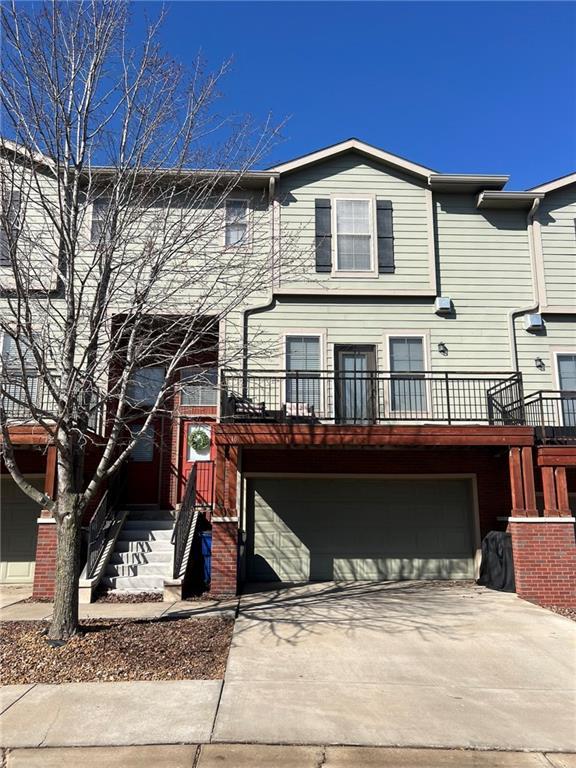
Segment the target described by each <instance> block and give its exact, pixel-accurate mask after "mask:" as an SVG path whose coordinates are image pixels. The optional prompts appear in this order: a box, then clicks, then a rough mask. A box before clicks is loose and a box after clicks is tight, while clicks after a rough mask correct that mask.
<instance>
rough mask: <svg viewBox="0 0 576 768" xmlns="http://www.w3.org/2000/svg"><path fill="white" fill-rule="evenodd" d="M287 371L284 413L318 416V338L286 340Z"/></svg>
mask: <svg viewBox="0 0 576 768" xmlns="http://www.w3.org/2000/svg"><path fill="white" fill-rule="evenodd" d="M286 371H287V373H286V404H287V413H289V415H299V416H303V415H304V416H307V415H310V413H312V411H313V412H314V413H318V412H319V411H320V407H321V395H320V337H319V336H287V337H286ZM300 406H302V407H300ZM300 411H302V412H300Z"/></svg>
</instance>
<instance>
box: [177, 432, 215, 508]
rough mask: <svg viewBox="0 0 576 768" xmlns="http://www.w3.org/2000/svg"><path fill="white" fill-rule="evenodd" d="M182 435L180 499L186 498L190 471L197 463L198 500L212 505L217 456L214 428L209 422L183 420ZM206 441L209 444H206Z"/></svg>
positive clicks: (200, 502)
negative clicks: (213, 439) (203, 436)
mask: <svg viewBox="0 0 576 768" xmlns="http://www.w3.org/2000/svg"><path fill="white" fill-rule="evenodd" d="M181 435H182V442H181V446H180V456H181V471H180V478H181V483H180V501H181V500H182V499H183V498H184V491H185V489H186V483H187V482H188V477H189V475H190V472H191V471H192V468H193V467H194V466H195V465H196V500H197V502H198V503H199V504H207V505H211V504H212V501H213V494H214V456H215V446H214V445H213V441H212V430H211V428H210V426H209V425H207V424H199V423H198V422H197V421H183V422H182V430H181ZM202 435H205V436H206V440H203V439H202ZM206 442H207V445H204V444H205V443H206Z"/></svg>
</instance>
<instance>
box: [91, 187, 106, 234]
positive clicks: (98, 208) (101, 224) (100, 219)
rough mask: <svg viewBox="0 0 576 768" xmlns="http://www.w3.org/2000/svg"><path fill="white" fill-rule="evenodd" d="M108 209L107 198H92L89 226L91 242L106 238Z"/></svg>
mask: <svg viewBox="0 0 576 768" xmlns="http://www.w3.org/2000/svg"><path fill="white" fill-rule="evenodd" d="M108 209H109V200H108V199H106V198H100V199H99V200H94V202H93V203H92V223H91V228H90V241H91V242H92V243H99V242H100V240H102V239H106V238H107V236H108V230H109V223H108Z"/></svg>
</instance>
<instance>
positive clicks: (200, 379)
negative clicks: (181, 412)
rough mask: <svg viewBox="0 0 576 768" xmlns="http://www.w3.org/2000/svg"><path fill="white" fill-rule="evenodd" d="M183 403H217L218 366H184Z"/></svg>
mask: <svg viewBox="0 0 576 768" xmlns="http://www.w3.org/2000/svg"><path fill="white" fill-rule="evenodd" d="M180 378H181V381H182V382H183V386H182V395H181V399H180V402H181V404H182V405H216V404H217V402H218V369H217V368H199V367H190V368H184V370H183V371H182V374H181V377H180Z"/></svg>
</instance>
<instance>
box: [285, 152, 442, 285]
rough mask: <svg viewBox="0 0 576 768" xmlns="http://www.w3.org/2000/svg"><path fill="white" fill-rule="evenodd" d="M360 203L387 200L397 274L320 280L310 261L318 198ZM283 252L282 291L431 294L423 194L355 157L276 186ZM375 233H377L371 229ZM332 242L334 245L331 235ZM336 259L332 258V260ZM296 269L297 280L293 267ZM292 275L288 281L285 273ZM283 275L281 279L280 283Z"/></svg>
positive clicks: (413, 182) (389, 172)
mask: <svg viewBox="0 0 576 768" xmlns="http://www.w3.org/2000/svg"><path fill="white" fill-rule="evenodd" d="M347 195H350V196H351V197H352V198H353V197H356V198H359V197H361V196H362V195H369V196H373V197H377V198H379V199H385V200H391V201H392V206H393V217H394V255H395V272H394V273H393V274H380V275H378V276H377V277H373V278H363V279H362V278H361V279H345V278H333V277H331V275H330V274H318V273H316V270H315V259H314V234H315V227H314V215H315V200H316V199H317V198H330V197H343V198H346V196H347ZM278 198H279V200H280V232H281V248H282V266H281V281H280V287H281V288H282V289H289V288H292V289H310V288H316V290H322V291H333V292H334V291H338V292H340V291H343V290H354V291H361V292H366V293H372V292H378V291H383V290H392V291H405V292H409V291H414V290H416V291H426V290H428V291H430V290H431V282H432V279H433V275H432V274H431V270H430V263H429V261H430V260H429V244H430V240H431V232H429V228H428V218H427V208H426V192H425V190H424V188H423V187H422V185H421V184H420V183H419V182H418V181H416V180H414V179H413V178H411V177H408V176H407V175H406V176H405V175H402V174H400V173H398V172H395V171H392V170H391V169H389V168H387V167H385V166H384V165H382V164H378V163H375V162H371V161H369V160H367V159H366V158H363V157H361V156H360V155H358V154H355V153H349V154H347V155H345V156H343V157H339V158H335V159H332V160H328V161H326V162H324V163H322V164H320V165H318V166H314V167H310V168H306V169H303V170H302V171H298V172H295V173H291V174H288V175H287V176H286V177H284V178H282V179H281V180H280V183H279V190H278ZM374 230H375V228H374ZM332 234H333V238H332V239H333V241H335V239H336V238H335V234H336V233H334V232H333V233H332ZM333 259H334V255H333ZM294 262H297V263H298V270H297V271H298V273H299V274H298V276H297V277H296V275H294V273H293V271H291V269H290V267H291V265H292V264H293V263H294ZM287 272H290V279H287V278H286V273H287ZM282 275H284V278H282Z"/></svg>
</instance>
